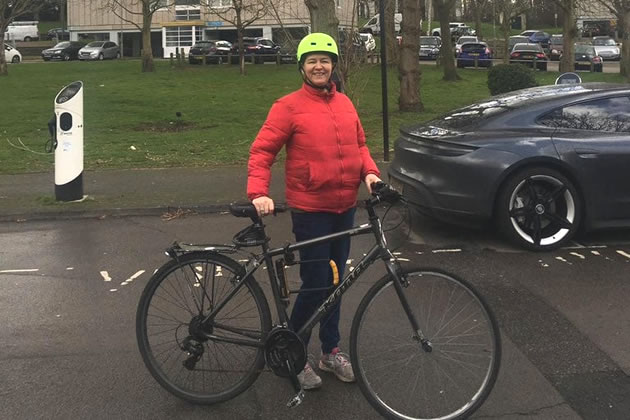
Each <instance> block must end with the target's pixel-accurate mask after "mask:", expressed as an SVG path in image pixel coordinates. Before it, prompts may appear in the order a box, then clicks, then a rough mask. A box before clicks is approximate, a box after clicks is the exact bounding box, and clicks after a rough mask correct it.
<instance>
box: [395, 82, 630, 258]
mask: <svg viewBox="0 0 630 420" xmlns="http://www.w3.org/2000/svg"><path fill="white" fill-rule="evenodd" d="M389 174H390V182H391V183H392V185H393V186H394V187H397V188H399V189H401V190H402V192H403V194H405V195H406V196H407V198H408V199H409V201H410V202H411V203H412V204H414V205H415V206H417V207H418V208H419V209H420V210H422V211H425V212H428V213H430V214H432V215H434V216H436V217H438V218H440V219H443V220H446V221H451V222H453V221H455V222H457V223H462V222H463V223H470V222H481V223H483V222H488V221H492V222H495V223H496V224H497V225H498V227H499V228H500V230H501V231H502V232H503V233H504V234H506V235H507V237H508V238H510V239H511V240H513V241H515V242H516V243H517V244H520V245H521V246H523V247H525V248H528V249H532V250H538V251H544V250H551V249H555V248H558V247H560V246H562V245H563V244H565V243H566V242H567V241H569V240H570V239H571V238H572V237H573V236H574V235H575V233H576V232H577V231H578V229H579V228H580V227H583V228H585V229H586V230H591V229H599V228H608V227H620V226H624V227H628V226H630V182H629V181H628V180H629V179H630V85H612V84H605V83H591V84H577V85H557V86H544V87H536V88H531V89H524V90H520V91H515V92H511V93H508V94H504V95H500V96H495V97H492V98H489V99H487V100H484V101H482V102H478V103H475V104H472V105H470V106H467V107H465V108H461V109H458V110H455V111H452V112H450V113H448V114H446V115H444V116H442V117H440V118H437V119H435V120H433V121H430V122H428V123H426V124H422V125H417V126H412V127H407V128H404V129H401V136H400V137H399V138H398V140H397V141H396V146H395V158H394V160H393V161H392V163H391V165H390V169H389Z"/></svg>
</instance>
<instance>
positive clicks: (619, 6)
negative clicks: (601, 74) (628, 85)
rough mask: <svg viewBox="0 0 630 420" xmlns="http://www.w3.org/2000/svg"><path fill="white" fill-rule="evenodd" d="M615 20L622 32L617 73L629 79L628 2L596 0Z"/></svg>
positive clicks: (629, 39) (626, 0)
mask: <svg viewBox="0 0 630 420" xmlns="http://www.w3.org/2000/svg"><path fill="white" fill-rule="evenodd" d="M597 1H598V2H599V3H600V4H602V5H603V6H604V7H606V8H607V9H608V10H609V11H610V12H611V13H612V14H613V15H615V17H616V18H617V28H618V29H621V32H622V34H623V35H622V37H623V38H622V44H621V60H620V62H619V72H620V73H621V74H622V75H623V76H626V77H627V78H629V79H630V0H597Z"/></svg>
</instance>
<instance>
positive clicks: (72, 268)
mask: <svg viewBox="0 0 630 420" xmlns="http://www.w3.org/2000/svg"><path fill="white" fill-rule="evenodd" d="M66 270H67V271H71V270H74V267H66Z"/></svg>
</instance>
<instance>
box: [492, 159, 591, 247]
mask: <svg viewBox="0 0 630 420" xmlns="http://www.w3.org/2000/svg"><path fill="white" fill-rule="evenodd" d="M495 217H496V221H497V223H498V225H499V229H500V230H501V231H502V233H503V234H504V235H506V236H507V237H508V239H510V240H512V241H513V242H515V243H516V244H518V245H520V246H522V247H524V248H527V249H530V250H534V251H550V250H553V249H556V248H559V247H561V246H562V245H563V244H565V243H566V242H567V241H569V240H570V239H571V238H572V237H573V236H574V235H575V233H576V232H577V230H578V228H579V225H580V222H581V218H582V204H581V201H580V197H579V193H578V192H577V190H576V188H575V186H574V185H573V183H572V182H571V181H570V180H569V179H568V178H567V177H565V176H564V175H562V174H561V173H560V172H558V171H556V170H553V169H549V168H544V167H534V168H529V169H526V170H524V171H521V172H519V173H517V174H515V175H513V176H512V177H510V178H509V179H508V180H507V181H506V182H505V184H504V185H503V187H502V188H501V190H500V193H499V196H498V201H497V208H496V213H495Z"/></svg>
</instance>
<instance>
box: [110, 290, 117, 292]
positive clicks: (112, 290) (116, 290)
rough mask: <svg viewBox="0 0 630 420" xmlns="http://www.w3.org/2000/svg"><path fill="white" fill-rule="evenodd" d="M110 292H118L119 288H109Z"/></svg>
mask: <svg viewBox="0 0 630 420" xmlns="http://www.w3.org/2000/svg"><path fill="white" fill-rule="evenodd" d="M109 291H110V292H117V291H118V289H109Z"/></svg>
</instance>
